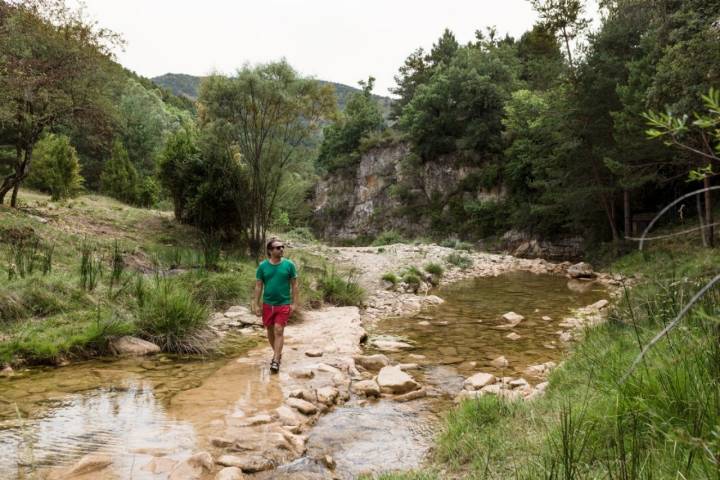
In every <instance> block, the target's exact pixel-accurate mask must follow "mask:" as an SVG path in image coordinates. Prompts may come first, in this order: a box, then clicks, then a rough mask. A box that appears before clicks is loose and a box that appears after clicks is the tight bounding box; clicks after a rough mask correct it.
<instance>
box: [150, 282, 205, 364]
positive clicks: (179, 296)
mask: <svg viewBox="0 0 720 480" xmlns="http://www.w3.org/2000/svg"><path fill="white" fill-rule="evenodd" d="M208 315H209V312H208V309H207V307H206V306H205V305H203V304H202V303H200V302H198V301H197V300H196V299H195V298H194V297H193V296H192V295H188V293H187V292H186V291H185V289H183V288H180V287H179V286H178V285H176V284H174V283H171V282H167V281H160V282H159V283H158V284H156V285H155V286H154V287H153V288H149V289H147V290H146V291H145V294H144V299H143V302H142V305H141V306H139V307H138V311H137V320H136V325H137V328H138V330H139V332H140V335H141V336H142V337H144V338H146V339H148V340H149V341H151V342H153V343H155V344H157V345H159V346H160V348H162V350H163V351H165V352H175V353H206V352H207V351H208V350H209V348H208V341H209V338H210V337H209V335H208V333H207V331H206V330H205V329H206V327H207V323H208Z"/></svg>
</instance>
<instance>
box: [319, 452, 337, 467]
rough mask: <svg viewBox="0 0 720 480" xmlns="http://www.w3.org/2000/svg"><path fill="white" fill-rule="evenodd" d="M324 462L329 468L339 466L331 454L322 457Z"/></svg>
mask: <svg viewBox="0 0 720 480" xmlns="http://www.w3.org/2000/svg"><path fill="white" fill-rule="evenodd" d="M322 462H323V463H324V464H325V466H326V467H327V468H328V470H335V467H337V464H336V463H335V459H334V458H333V457H331V456H330V455H325V456H324V457H323V458H322Z"/></svg>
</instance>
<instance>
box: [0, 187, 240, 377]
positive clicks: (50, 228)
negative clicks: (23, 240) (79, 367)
mask: <svg viewBox="0 0 720 480" xmlns="http://www.w3.org/2000/svg"><path fill="white" fill-rule="evenodd" d="M20 201H21V204H22V205H23V206H24V208H23V209H22V210H13V209H10V208H7V207H0V239H3V238H4V239H5V241H4V242H0V262H1V263H0V338H2V342H0V361H4V362H11V361H17V360H19V358H24V359H25V360H28V361H31V362H41V363H47V362H50V363H53V362H57V361H61V360H63V359H64V358H68V357H72V356H78V355H83V356H84V355H87V354H94V353H97V352H102V350H103V346H104V345H105V343H106V339H107V337H108V336H112V335H119V334H127V333H137V332H136V330H137V326H136V325H135V322H134V316H135V314H136V311H137V295H136V293H137V289H138V288H143V289H148V288H150V293H152V283H153V280H152V274H151V272H153V271H154V270H156V269H157V270H160V271H162V270H165V269H167V268H169V267H170V266H179V267H184V268H189V267H193V266H195V265H197V264H201V263H202V259H203V256H202V252H201V251H200V250H199V238H198V234H197V232H196V231H195V230H193V229H192V228H189V227H186V226H182V225H179V224H177V223H176V222H175V221H174V220H173V219H172V216H171V214H168V213H165V212H158V211H152V210H142V209H137V208H133V207H129V206H127V205H124V204H122V203H119V202H117V201H114V200H112V199H109V198H106V197H101V196H95V195H89V196H84V197H80V198H78V199H75V200H71V201H67V202H59V203H55V202H50V201H49V198H48V197H47V196H45V195H41V194H37V193H34V192H29V191H23V192H22V193H21V196H20ZM38 218H44V219H47V223H41V222H40V221H39V220H38ZM28 231H30V232H33V235H34V236H35V237H37V238H39V239H40V240H41V241H42V242H43V243H46V244H51V245H53V246H54V252H53V262H52V266H53V270H52V273H49V274H47V275H42V274H41V273H40V272H38V271H37V269H36V271H35V272H34V273H33V274H32V275H29V276H27V277H26V278H15V279H13V280H9V279H8V275H7V270H8V267H9V264H10V262H11V261H12V259H10V257H9V253H10V246H9V243H8V237H11V236H13V234H16V233H17V232H26V233H27V232H28ZM116 242H117V245H118V247H119V249H120V251H121V255H122V257H123V262H124V264H125V268H124V271H123V274H122V276H121V278H120V280H118V281H116V282H115V283H114V285H112V286H111V285H110V277H111V274H110V270H111V257H112V253H113V249H114V246H115V244H116ZM82 245H87V246H91V247H92V248H94V249H95V253H94V255H95V256H96V257H97V258H98V259H99V260H100V263H101V264H102V266H103V271H102V276H101V278H100V280H99V283H98V285H97V287H96V288H95V289H94V290H92V291H87V290H86V289H83V288H81V286H80V275H79V269H80V262H81V253H80V250H81V248H82ZM175 264H176V265H175ZM252 271H253V266H252V265H251V264H250V262H248V261H245V260H242V259H239V260H234V261H232V262H227V263H226V264H224V267H223V271H220V272H217V273H215V272H199V271H191V272H189V273H186V274H183V275H179V276H178V277H177V278H174V279H173V280H172V282H173V283H175V284H177V286H178V287H179V288H184V289H185V291H190V292H192V293H193V297H194V298H195V299H197V300H199V303H201V304H203V305H206V306H207V307H208V308H213V307H222V306H225V305H228V304H232V303H236V302H245V301H246V300H247V298H248V296H249V291H250V288H251V284H252ZM148 273H150V274H149V275H148ZM143 274H144V275H143ZM148 278H149V280H148ZM138 283H140V284H142V285H140V286H138Z"/></svg>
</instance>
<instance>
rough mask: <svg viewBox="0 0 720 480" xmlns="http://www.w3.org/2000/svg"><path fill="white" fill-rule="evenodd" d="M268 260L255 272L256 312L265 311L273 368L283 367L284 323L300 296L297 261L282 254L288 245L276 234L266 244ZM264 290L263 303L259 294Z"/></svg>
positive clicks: (272, 370)
mask: <svg viewBox="0 0 720 480" xmlns="http://www.w3.org/2000/svg"><path fill="white" fill-rule="evenodd" d="M266 251H267V256H268V258H267V260H263V261H262V263H260V265H259V266H258V268H257V271H256V272H255V279H256V281H255V298H254V302H253V307H254V310H255V315H257V316H258V317H259V316H261V315H262V320H263V325H264V326H265V328H266V329H267V335H268V342H270V346H271V347H272V349H273V359H272V361H271V362H270V371H271V372H272V373H277V372H278V371H279V370H280V360H282V349H283V342H284V337H283V334H284V331H285V325H287V322H288V319H289V318H290V315H291V314H292V313H293V312H294V311H295V310H297V306H298V302H299V300H300V298H299V294H298V286H297V271H296V270H295V264H294V263H293V262H291V261H290V260H288V259H286V258H283V255H284V254H285V245H283V242H281V241H280V240H279V239H277V238H271V239H270V241H269V242H268V243H267V245H266ZM261 294H262V307H261V305H260V297H261Z"/></svg>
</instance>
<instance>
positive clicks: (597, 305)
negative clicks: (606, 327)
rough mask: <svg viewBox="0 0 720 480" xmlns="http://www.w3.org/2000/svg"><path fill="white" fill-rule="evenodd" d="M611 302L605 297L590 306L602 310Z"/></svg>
mask: <svg viewBox="0 0 720 480" xmlns="http://www.w3.org/2000/svg"><path fill="white" fill-rule="evenodd" d="M609 303H610V302H608V301H607V300H605V299H604V298H603V299H602V300H598V301H597V302H595V303H593V304H592V305H590V308H592V309H593V310H602V309H603V308H605V307H607V306H608V304H609Z"/></svg>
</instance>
